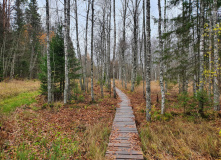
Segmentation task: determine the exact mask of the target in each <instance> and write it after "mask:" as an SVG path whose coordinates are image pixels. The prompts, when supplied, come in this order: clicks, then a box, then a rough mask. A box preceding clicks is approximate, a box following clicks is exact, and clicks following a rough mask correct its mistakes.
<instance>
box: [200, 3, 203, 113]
mask: <svg viewBox="0 0 221 160" xmlns="http://www.w3.org/2000/svg"><path fill="white" fill-rule="evenodd" d="M200 35H201V36H200V55H199V65H200V68H199V79H200V80H199V83H200V84H199V90H200V92H203V87H204V85H203V61H204V60H203V58H204V1H203V0H200ZM201 95H202V94H201ZM201 95H200V96H201ZM200 99H201V98H200ZM199 112H200V114H203V101H202V100H200V101H199Z"/></svg>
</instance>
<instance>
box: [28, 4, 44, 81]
mask: <svg viewBox="0 0 221 160" xmlns="http://www.w3.org/2000/svg"><path fill="white" fill-rule="evenodd" d="M25 14H26V21H27V24H28V32H29V36H30V37H29V38H30V52H31V53H30V62H29V78H30V79H31V78H33V71H34V69H35V67H36V64H37V62H36V61H37V60H38V55H39V53H40V43H39V35H40V30H41V27H40V26H41V17H40V15H39V13H38V6H37V1H36V0H31V1H30V3H29V5H28V8H27V9H26V11H25Z"/></svg>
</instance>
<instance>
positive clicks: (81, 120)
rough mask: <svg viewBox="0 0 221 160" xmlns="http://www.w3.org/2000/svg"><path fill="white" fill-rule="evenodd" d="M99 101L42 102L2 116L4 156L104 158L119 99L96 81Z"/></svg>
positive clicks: (0, 138) (1, 155)
mask: <svg viewBox="0 0 221 160" xmlns="http://www.w3.org/2000/svg"><path fill="white" fill-rule="evenodd" d="M94 92H95V95H96V96H95V101H96V102H95V103H91V102H90V101H91V97H90V93H88V94H86V95H84V94H83V93H81V94H79V96H80V95H84V100H81V101H78V100H75V101H72V102H71V103H70V104H67V105H63V103H62V102H56V103H54V104H53V106H48V105H46V104H44V101H43V100H42V99H43V97H41V96H39V97H37V99H38V103H36V104H32V105H30V106H27V105H26V106H23V107H19V108H17V109H16V111H15V112H13V113H11V115H10V116H9V115H8V117H6V116H3V117H1V118H0V119H1V120H2V121H1V129H0V148H1V149H2V152H0V159H22V158H23V159H31V158H33V159H53V158H54V159H61V158H62V157H63V159H100V160H103V159H104V155H105V151H106V147H107V144H108V141H109V135H110V132H111V126H112V121H113V118H114V114H115V107H116V105H117V103H118V99H114V98H112V97H111V98H110V97H109V93H108V92H107V91H106V90H105V91H104V98H102V97H101V96H100V88H99V86H98V85H97V84H96V83H95V87H94Z"/></svg>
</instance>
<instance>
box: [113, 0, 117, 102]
mask: <svg viewBox="0 0 221 160" xmlns="http://www.w3.org/2000/svg"><path fill="white" fill-rule="evenodd" d="M113 12H114V49H113V92H114V98H116V97H117V95H116V88H115V67H116V66H115V54H116V19H115V0H113Z"/></svg>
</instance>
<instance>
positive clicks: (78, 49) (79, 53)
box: [75, 0, 85, 90]
mask: <svg viewBox="0 0 221 160" xmlns="http://www.w3.org/2000/svg"><path fill="white" fill-rule="evenodd" d="M75 27H76V39H77V54H78V58H79V61H80V65H81V74H82V75H84V71H83V65H82V60H81V49H80V45H79V38H78V10H77V0H75ZM84 78H85V77H84V76H83V82H84V81H85V79H84ZM80 86H81V90H84V89H85V86H83V84H82V79H81V77H80Z"/></svg>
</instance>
